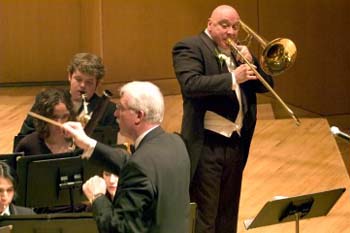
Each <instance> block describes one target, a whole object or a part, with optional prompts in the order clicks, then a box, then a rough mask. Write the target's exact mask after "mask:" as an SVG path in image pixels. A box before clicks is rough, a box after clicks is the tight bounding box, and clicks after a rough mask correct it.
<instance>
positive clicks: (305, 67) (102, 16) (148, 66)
mask: <svg viewBox="0 0 350 233" xmlns="http://www.w3.org/2000/svg"><path fill="white" fill-rule="evenodd" d="M219 4H233V5H234V6H235V7H236V8H237V9H238V11H239V12H240V15H241V18H242V19H243V20H244V21H245V22H246V23H247V24H248V25H249V26H251V27H252V29H254V30H256V31H257V32H258V33H259V34H260V35H262V36H263V37H265V38H266V39H267V40H272V39H274V38H276V37H288V38H290V39H292V40H293V41H294V42H295V43H296V45H297V48H298V57H297V60H296V63H295V65H294V66H293V67H292V68H291V69H290V70H288V71H287V72H286V73H285V74H282V75H281V76H279V77H276V78H275V81H276V87H275V89H276V91H277V93H279V94H280V96H281V97H282V98H283V99H284V100H285V101H286V102H287V103H288V104H290V105H293V106H296V107H299V108H302V109H305V110H308V111H311V112H314V113H317V114H320V115H327V116H331V115H332V116H337V115H342V116H346V114H350V92H348V91H347V89H348V86H350V79H349V78H348V77H347V75H348V73H349V69H350V64H349V63H350V62H349V59H348V58H347V55H348V54H349V52H350V45H349V43H348V40H349V37H350V35H349V32H348V31H347V30H346V28H347V25H348V24H349V21H350V18H349V17H348V9H349V8H350V2H349V1H347V0H337V1H330V0H320V1H316V0H307V1H302V2H300V1H297V0H283V1H279V0H235V1H222V0H220V1H219V0H210V1H205V2H203V1H200V0H178V1H161V0H150V1H143V0H132V1H126V2H125V1H124V2H122V1H114V0H88V1H87V0H0V35H1V36H0V54H1V56H0V83H19V84H21V83H26V82H47V81H65V80H66V66H67V63H68V62H69V60H70V59H71V57H72V55H73V54H75V53H77V52H83V51H87V52H93V53H96V54H98V55H101V56H102V57H103V59H104V61H105V64H106V68H107V75H106V78H105V80H104V84H106V85H112V86H113V85H114V86H115V85H120V83H122V82H126V81H130V80H135V79H137V80H151V81H154V82H155V83H157V84H159V85H161V86H162V89H163V90H165V93H166V94H167V93H169V92H170V93H175V94H176V93H179V88H178V84H177V82H176V79H175V77H174V72H173V69H172V58H171V49H172V47H173V45H174V43H175V42H176V41H178V40H180V39H181V38H184V37H186V36H190V35H195V34H197V33H199V32H200V31H201V30H203V29H204V28H205V26H206V23H207V18H208V17H209V15H210V12H211V10H212V9H213V8H214V7H215V6H217V5H219ZM252 48H253V51H255V52H257V50H258V49H257V48H258V46H257V45H256V43H255V44H253V47H252ZM167 90H169V92H167Z"/></svg>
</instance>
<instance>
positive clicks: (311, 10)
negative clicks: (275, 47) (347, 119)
mask: <svg viewBox="0 0 350 233" xmlns="http://www.w3.org/2000/svg"><path fill="white" fill-rule="evenodd" d="M349 9H350V1H347V0H337V1H330V0H307V1H297V0H283V1H279V0H260V1H259V12H258V13H259V28H260V33H261V34H263V35H264V36H265V37H266V38H269V39H274V38H277V37H287V38H290V39H292V40H293V41H294V42H295V43H296V46H297V49H298V56H297V60H296V63H295V65H294V67H292V68H291V69H290V70H288V71H287V72H286V73H285V74H283V75H281V76H279V77H276V79H275V80H276V91H277V92H278V93H279V94H280V95H281V97H283V98H284V99H285V101H287V102H288V103H291V104H293V105H294V106H297V107H301V108H303V109H307V110H309V111H312V112H315V113H318V114H321V115H339V114H350V92H349V90H348V89H349V86H350V78H349V72H350V60H349V54H350V43H349V40H350V32H349V30H347V28H348V25H349V24H350V17H349Z"/></svg>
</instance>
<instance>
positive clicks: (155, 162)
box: [91, 127, 190, 233]
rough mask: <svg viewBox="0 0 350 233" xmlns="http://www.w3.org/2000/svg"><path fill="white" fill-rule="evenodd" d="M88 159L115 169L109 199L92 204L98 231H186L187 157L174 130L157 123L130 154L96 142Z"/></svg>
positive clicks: (187, 200)
mask: <svg viewBox="0 0 350 233" xmlns="http://www.w3.org/2000/svg"><path fill="white" fill-rule="evenodd" d="M91 160H92V161H98V162H100V163H102V164H103V165H104V167H105V168H106V169H108V170H110V171H112V172H114V173H116V174H119V182H118V189H117V193H116V196H115V198H114V200H113V203H111V202H110V201H109V200H108V199H107V197H105V196H101V197H99V198H97V199H96V200H95V201H94V203H93V212H94V216H95V219H96V221H97V226H98V228H99V230H100V232H106V233H107V232H108V233H109V232H125V233H126V232H133V233H138V232H152V233H184V232H188V221H187V219H188V216H189V202H190V200H189V191H188V189H189V180H190V161H189V157H188V153H187V150H186V147H185V145H184V142H183V141H182V139H181V138H180V137H179V136H178V135H176V134H169V133H166V132H164V131H163V130H162V129H161V128H160V127H157V128H155V129H153V130H152V131H150V132H149V133H148V134H147V135H146V136H145V137H144V138H143V140H142V141H141V143H140V145H139V146H138V148H137V149H136V151H135V152H134V153H133V154H132V155H131V156H128V155H126V154H125V152H123V151H122V150H118V149H115V148H111V147H108V146H105V145H103V144H100V143H97V145H96V148H95V150H94V153H93V155H92V157H91Z"/></svg>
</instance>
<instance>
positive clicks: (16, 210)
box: [10, 204, 35, 215]
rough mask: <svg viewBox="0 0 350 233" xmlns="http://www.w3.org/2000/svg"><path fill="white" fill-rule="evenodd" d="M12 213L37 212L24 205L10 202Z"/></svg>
mask: <svg viewBox="0 0 350 233" xmlns="http://www.w3.org/2000/svg"><path fill="white" fill-rule="evenodd" d="M10 213H11V215H19V214H24V215H26V214H35V212H34V211H33V210H32V209H30V208H26V207H22V206H16V205H14V204H10Z"/></svg>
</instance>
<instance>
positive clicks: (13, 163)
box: [0, 152, 24, 170]
mask: <svg viewBox="0 0 350 233" xmlns="http://www.w3.org/2000/svg"><path fill="white" fill-rule="evenodd" d="M20 156H24V153H23V152H15V153H10V154H0V161H2V162H5V163H7V164H8V165H9V166H10V167H12V168H13V169H14V170H16V168H17V159H18V158H19V157H20Z"/></svg>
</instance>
